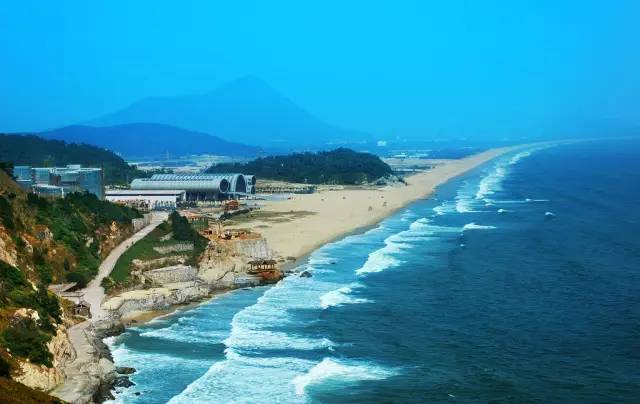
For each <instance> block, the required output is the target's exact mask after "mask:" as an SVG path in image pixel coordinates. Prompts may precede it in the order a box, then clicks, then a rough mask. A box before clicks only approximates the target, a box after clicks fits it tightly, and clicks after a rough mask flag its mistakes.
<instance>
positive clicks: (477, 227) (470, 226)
mask: <svg viewBox="0 0 640 404" xmlns="http://www.w3.org/2000/svg"><path fill="white" fill-rule="evenodd" d="M495 228H496V227H495V226H483V225H480V224H475V223H473V222H472V223H467V224H465V225H464V226H463V227H462V231H466V230H488V229H495Z"/></svg>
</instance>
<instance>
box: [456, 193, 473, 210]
mask: <svg viewBox="0 0 640 404" xmlns="http://www.w3.org/2000/svg"><path fill="white" fill-rule="evenodd" d="M473 204H474V201H473V199H472V198H471V197H470V196H469V195H466V194H464V193H462V194H458V196H456V212H458V213H470V212H474V210H473Z"/></svg>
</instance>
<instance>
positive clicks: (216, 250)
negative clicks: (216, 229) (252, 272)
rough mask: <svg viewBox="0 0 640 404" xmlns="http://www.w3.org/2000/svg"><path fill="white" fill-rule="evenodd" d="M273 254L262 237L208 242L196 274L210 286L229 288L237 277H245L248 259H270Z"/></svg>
mask: <svg viewBox="0 0 640 404" xmlns="http://www.w3.org/2000/svg"><path fill="white" fill-rule="evenodd" d="M273 255H274V253H273V250H271V249H270V248H269V246H268V245H267V241H266V240H265V239H262V238H259V239H248V240H243V239H236V240H230V241H223V242H210V243H209V245H208V247H207V249H206V251H205V252H204V254H203V256H202V259H201V260H200V267H199V268H198V276H199V277H200V278H201V279H203V280H204V281H205V282H207V284H209V285H210V286H211V288H214V289H216V288H231V287H234V285H235V284H236V280H237V279H238V278H243V279H245V278H246V277H247V271H248V269H249V266H248V262H249V261H251V260H254V259H271V258H273Z"/></svg>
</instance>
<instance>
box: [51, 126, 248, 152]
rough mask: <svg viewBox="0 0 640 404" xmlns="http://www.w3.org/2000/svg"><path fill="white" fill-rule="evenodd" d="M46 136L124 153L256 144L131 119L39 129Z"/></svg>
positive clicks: (229, 149)
mask: <svg viewBox="0 0 640 404" xmlns="http://www.w3.org/2000/svg"><path fill="white" fill-rule="evenodd" d="M39 136H42V137H44V138H46V139H58V140H64V141H66V142H73V143H86V144H92V145H96V146H100V147H104V148H105V149H109V150H113V151H114V152H116V153H119V154H121V155H123V156H127V157H149V156H163V155H165V154H167V153H169V154H171V155H173V156H184V155H189V154H217V155H225V156H255V155H257V154H258V153H259V152H260V149H259V148H258V147H253V146H247V145H244V144H240V143H232V142H228V141H226V140H223V139H220V138H219V137H215V136H211V135H208V134H206V133H201V132H195V131H191V130H186V129H182V128H178V127H175V126H170V125H165V124H159V123H131V124H122V125H114V126H105V127H93V126H82V125H73V126H66V127H64V128H60V129H55V130H52V131H48V132H42V133H39Z"/></svg>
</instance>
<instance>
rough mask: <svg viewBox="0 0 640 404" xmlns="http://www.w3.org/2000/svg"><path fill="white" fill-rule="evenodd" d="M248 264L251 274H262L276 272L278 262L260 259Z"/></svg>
mask: <svg viewBox="0 0 640 404" xmlns="http://www.w3.org/2000/svg"><path fill="white" fill-rule="evenodd" d="M248 264H249V266H250V267H251V268H250V269H249V273H260V272H266V271H275V270H276V264H277V262H276V260H265V259H259V260H253V261H249V262H248Z"/></svg>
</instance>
